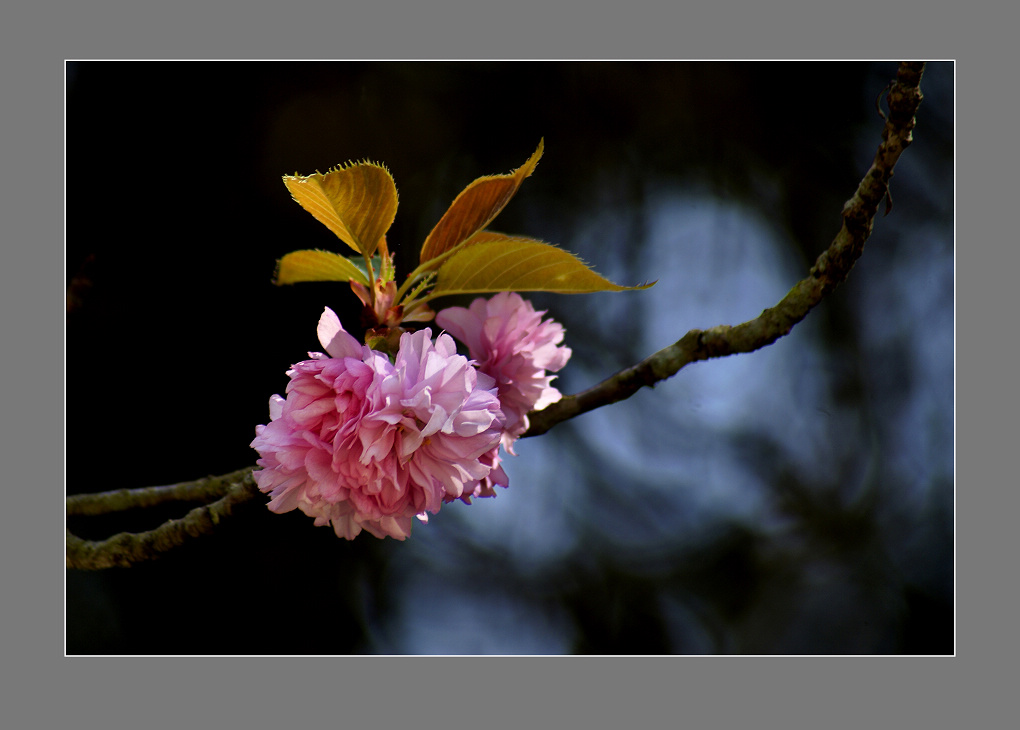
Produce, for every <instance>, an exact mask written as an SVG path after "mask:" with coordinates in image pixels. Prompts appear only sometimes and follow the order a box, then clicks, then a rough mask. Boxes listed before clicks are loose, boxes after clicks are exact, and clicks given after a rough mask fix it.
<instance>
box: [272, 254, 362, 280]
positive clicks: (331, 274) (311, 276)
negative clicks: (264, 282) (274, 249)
mask: <svg viewBox="0 0 1020 730" xmlns="http://www.w3.org/2000/svg"><path fill="white" fill-rule="evenodd" d="M351 279H354V280H355V281H358V282H361V283H362V284H364V285H365V286H368V277H367V276H366V275H365V273H364V272H363V271H362V270H361V269H359V268H358V267H357V266H355V265H354V263H353V262H352V261H350V260H349V259H346V258H344V257H343V256H341V255H340V254H337V253H333V252H332V251H311V250H305V251H291V252H290V253H289V254H287V255H286V256H284V257H283V258H282V259H280V261H279V262H278V263H277V264H276V276H275V277H274V281H275V283H277V284H296V283H298V282H301V281H350V280H351Z"/></svg>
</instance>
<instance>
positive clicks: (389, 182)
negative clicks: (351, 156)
mask: <svg viewBox="0 0 1020 730" xmlns="http://www.w3.org/2000/svg"><path fill="white" fill-rule="evenodd" d="M283 183H284V185H286V186H287V189H288V190H289V191H290V194H291V195H292V196H293V198H294V200H296V201H297V202H298V203H299V204H300V205H301V207H302V208H304V209H305V210H307V211H308V212H309V213H311V214H312V215H313V216H315V219H316V220H318V221H319V222H321V223H322V224H324V225H325V226H326V227H327V228H328V229H329V230H331V231H333V233H335V234H336V235H337V237H338V238H339V239H340V240H341V241H343V242H344V243H346V244H347V245H348V246H350V247H351V248H353V249H354V250H355V251H357V252H359V253H364V254H366V255H368V256H371V255H372V254H373V253H375V249H376V247H377V246H378V245H379V240H380V239H381V238H382V237H383V236H384V235H386V231H388V230H389V228H390V225H392V223H393V218H394V217H395V216H396V215H397V186H396V183H394V182H393V176H392V175H390V172H389V170H387V169H386V168H385V167H383V166H382V165H377V164H375V163H374V162H359V163H358V164H348V165H347V166H346V167H337V168H333V169H332V170H330V171H329V172H327V173H326V174H325V175H323V174H322V173H320V172H316V173H315V174H313V175H284V176H283Z"/></svg>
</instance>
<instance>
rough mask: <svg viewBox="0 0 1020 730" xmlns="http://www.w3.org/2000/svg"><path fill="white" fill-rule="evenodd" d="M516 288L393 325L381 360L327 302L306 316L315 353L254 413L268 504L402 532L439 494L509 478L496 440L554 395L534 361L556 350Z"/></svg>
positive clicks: (487, 491)
mask: <svg viewBox="0 0 1020 730" xmlns="http://www.w3.org/2000/svg"><path fill="white" fill-rule="evenodd" d="M542 314H544V312H536V311H535V310H534V308H533V307H532V306H531V304H530V303H529V302H527V301H525V300H524V299H522V298H521V297H520V295H518V294H513V293H508V292H502V293H500V294H497V295H496V296H494V297H493V298H492V299H490V300H488V301H486V300H484V299H477V300H475V302H474V303H472V304H471V307H470V308H469V309H464V308H461V307H453V308H449V309H446V310H443V311H442V312H440V313H439V315H438V316H437V317H436V322H437V324H439V325H440V326H442V327H445V328H446V329H448V330H449V331H450V332H451V333H452V334H453V335H455V336H456V337H457V338H458V339H460V340H461V341H462V342H463V343H464V344H465V345H467V347H468V350H469V353H470V355H471V358H472V360H468V359H467V358H466V357H464V356H462V355H458V354H457V351H456V346H455V343H454V341H453V339H452V338H451V337H450V335H448V334H446V333H440V334H439V335H438V336H437V337H436V339H435V341H433V340H432V331H431V329H429V328H426V329H423V330H419V331H417V332H414V333H410V332H405V333H404V334H402V335H401V337H400V344H399V348H398V351H397V353H396V355H395V357H394V358H393V360H392V361H391V360H390V358H389V357H388V356H387V355H385V354H384V353H382V352H378V351H375V350H373V349H371V348H370V347H368V346H367V345H363V344H361V343H359V342H358V341H357V340H356V339H355V338H354V337H352V336H351V335H350V334H348V333H347V332H345V331H344V329H343V327H342V326H341V324H340V320H339V319H338V318H337V316H336V314H334V313H333V311H332V310H330V309H328V308H327V309H326V310H325V311H324V312H323V314H322V316H321V318H320V319H319V326H318V336H319V341H320V342H321V343H322V346H323V348H324V349H325V350H326V353H320V352H311V353H309V357H310V358H311V359H309V360H304V361H302V362H299V363H296V364H295V365H294V366H293V367H292V368H291V369H290V370H288V371H287V374H288V375H289V376H290V383H289V384H288V385H287V390H286V394H287V395H286V398H282V397H280V396H279V395H274V396H273V397H272V398H270V400H269V414H270V419H271V420H270V422H269V423H268V424H267V425H264V426H257V427H256V429H255V432H256V437H255V440H254V441H252V444H251V445H252V448H254V449H256V450H257V451H258V452H259V455H260V456H261V458H260V459H259V460H258V462H257V463H258V465H259V466H260V467H261V469H260V470H257V471H256V472H255V475H254V476H255V481H256V483H257V484H258V487H259V489H260V490H261V491H262V492H265V493H267V494H269V495H270V497H271V501H270V502H269V508H270V509H271V510H272V511H274V512H288V511H290V510H293V509H295V508H296V509H300V510H301V511H302V512H304V513H305V514H306V515H308V516H310V517H314V518H315V524H316V525H327V524H332V526H333V529H334V531H335V532H336V534H337V535H338V536H340V537H343V538H346V539H348V540H350V539H353V538H354V537H355V536H356V535H358V534H359V533H360V532H361V531H362V530H367V531H368V532H370V533H371V534H373V535H375V536H376V537H386V536H391V537H395V538H397V539H398V540H403V539H405V538H406V537H407V536H408V535H409V534H410V533H411V525H412V518H413V517H417V518H418V519H419V520H421V521H423V522H425V521H427V519H428V515H429V514H430V513H431V514H435V513H437V512H438V511H439V509H440V507H441V506H442V505H443V503H444V502H450V501H453V500H456V499H460V500H462V501H464V502H467V503H468V504H470V503H471V498H472V497H490V496H495V489H494V488H495V486H496V485H499V486H503V487H506V486H508V484H509V480H508V478H507V475H506V473H505V472H504V471H503V468H502V466H501V465H500V461H501V457H500V453H499V449H500V446H501V445H502V446H503V447H504V448H505V449H506V450H507V451H508V452H509V453H511V454H512V453H514V452H513V449H512V445H513V442H514V440H516V439H517V438H518V437H519V436H520V435H521V434H522V433H524V432H525V431H526V430H527V428H528V419H527V415H526V414H527V413H528V411H531V410H535V409H538V408H544V407H545V406H547V405H549V404H550V403H554V402H556V401H557V400H559V398H560V393H559V391H557V390H556V389H555V388H554V387H552V385H551V384H550V383H551V381H552V379H553V377H554V376H550V375H548V374H547V371H556V370H559V369H560V368H562V367H563V366H564V365H565V364H566V362H567V360H568V358H569V357H570V349H569V348H567V347H561V346H558V344H559V343H560V342H561V341H562V340H563V327H562V326H561V325H560V324H558V323H556V322H554V321H552V320H546V321H542Z"/></svg>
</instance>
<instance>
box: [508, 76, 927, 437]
mask: <svg viewBox="0 0 1020 730" xmlns="http://www.w3.org/2000/svg"><path fill="white" fill-rule="evenodd" d="M923 72H924V64H923V63H915V62H906V61H905V62H903V63H901V64H900V67H899V71H898V72H897V75H896V81H895V83H893V84H892V85H891V86H890V87H889V94H888V97H887V98H888V104H889V116H888V117H887V118H886V124H885V128H884V129H883V130H882V143H881V145H879V148H878V152H877V153H876V154H875V160H874V162H873V163H872V164H871V169H869V170H868V173H867V174H866V175H865V176H864V179H863V180H861V183H860V185H859V186H858V187H857V191H856V192H855V193H854V196H853V197H852V198H851V199H850V200H848V201H847V202H846V204H845V205H844V206H843V226H842V228H841V229H840V231H839V233H838V234H836V238H835V240H833V242H832V244H831V245H830V246H829V248H828V249H827V250H826V251H824V252H822V254H821V255H820V256H819V257H818V259H817V260H816V261H815V264H814V266H813V267H811V271H810V272H809V273H808V276H807V278H805V279H803V280H801V281H799V282H797V284H796V285H795V286H794V287H793V288H792V289H790V291H789V292H788V293H787V295H786V296H785V297H783V299H782V301H780V302H779V303H778V304H777V305H776V306H774V307H771V308H769V309H766V310H765V311H764V312H762V313H761V314H760V315H759V316H758V317H757V318H755V319H752V320H750V321H748V322H744V323H742V324H738V325H736V326H734V327H731V326H730V325H719V326H718V327H713V328H711V329H708V330H698V329H694V330H691V331H690V332H688V333H687V334H686V335H684V336H683V337H682V338H680V339H679V340H677V341H676V342H675V343H673V344H672V345H670V346H669V347H666V348H664V349H662V350H659V351H658V352H656V353H655V354H654V355H651V356H650V357H648V358H646V359H645V360H642V361H641V362H639V363H638V364H637V365H634V366H632V367H629V368H627V369H626V370H621V371H620V372H618V373H616V374H615V375H613V376H612V377H610V378H607V379H606V380H603V381H602V382H601V383H599V384H598V385H596V386H594V387H592V388H589V389H588V390H585V391H583V392H581V393H578V394H576V395H569V396H566V397H564V398H562V399H560V400H559V401H558V402H556V403H553V404H552V405H550V406H549V407H547V408H545V409H543V410H541V411H538V412H535V413H530V414H528V418H529V420H530V423H531V425H530V427H529V428H528V431H527V432H526V433H525V434H524V435H523V436H522V438H524V437H527V436H538V435H540V434H543V433H545V432H546V431H548V430H549V429H550V428H552V427H553V426H555V425H556V424H558V423H562V422H563V421H566V420H568V419H570V418H574V417H575V416H579V415H581V414H582V413H587V412H588V411H591V410H594V409H595V408H600V407H602V406H604V405H608V404H610V403H615V402H617V401H621V400H623V399H625V398H629V397H630V396H632V395H633V394H634V393H636V392H637V391H638V390H640V389H641V388H642V387H645V386H649V387H651V386H654V385H655V384H656V383H658V382H659V381H661V380H665V379H666V378H669V377H672V376H673V375H676V373H678V372H679V371H680V370H681V369H682V368H683V367H684V366H685V365H688V364H690V363H692V362H697V361H699V360H708V359H710V358H714V357H725V356H726V355H735V354H737V353H742V352H752V351H754V350H758V349H761V348H762V347H765V346H766V345H770V344H772V343H773V342H775V341H776V340H778V339H779V338H780V337H783V336H784V335H787V334H789V332H790V330H791V329H793V326H794V325H795V324H797V323H798V322H800V321H801V320H802V319H804V317H806V316H807V313H808V312H810V311H811V309H812V308H814V307H815V305H817V304H818V303H819V302H820V301H821V300H822V298H823V297H825V295H826V294H828V293H829V292H831V291H832V290H833V289H835V288H836V287H837V286H838V285H839V284H840V283H842V282H843V281H844V280H845V279H846V277H847V275H848V274H849V273H850V269H852V268H853V265H854V263H855V262H856V261H857V259H859V258H860V256H861V253H863V251H864V243H865V241H867V240H868V236H870V235H871V230H872V225H873V223H874V219H875V214H876V212H877V210H878V206H879V204H880V203H881V202H882V200H883V199H884V198H886V197H887V196H888V193H889V180H890V179H891V178H892V175H893V168H894V167H895V165H896V161H897V160H898V159H899V157H900V155H901V154H902V153H903V150H904V149H906V148H907V146H908V145H909V144H910V143H911V141H913V136H912V133H913V130H914V124H915V115H916V113H917V108H918V106H919V105H920V103H921V98H922V95H921V89H920V82H921V75H922V74H923Z"/></svg>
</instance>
